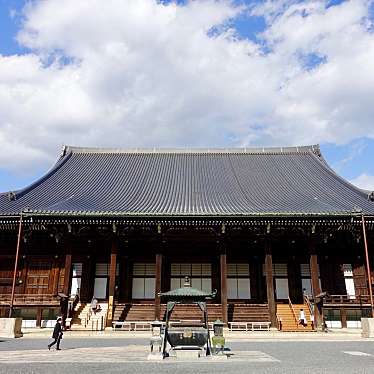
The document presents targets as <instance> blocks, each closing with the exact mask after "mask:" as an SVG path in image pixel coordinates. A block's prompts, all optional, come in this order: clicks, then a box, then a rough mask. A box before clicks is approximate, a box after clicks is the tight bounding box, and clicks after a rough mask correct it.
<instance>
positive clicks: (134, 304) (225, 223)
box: [0, 146, 374, 330]
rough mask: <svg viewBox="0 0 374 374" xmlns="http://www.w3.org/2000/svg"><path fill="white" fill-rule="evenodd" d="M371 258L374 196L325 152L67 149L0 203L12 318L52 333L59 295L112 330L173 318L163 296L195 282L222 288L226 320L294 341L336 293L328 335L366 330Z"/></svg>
mask: <svg viewBox="0 0 374 374" xmlns="http://www.w3.org/2000/svg"><path fill="white" fill-rule="evenodd" d="M373 253H374V194H373V193H372V192H370V191H364V190H360V189H358V188H356V187H355V186H353V185H352V184H350V183H349V182H347V181H346V180H344V179H343V178H341V177H340V176H339V175H337V174H336V173H335V172H334V171H333V170H332V169H331V168H330V167H329V165H328V164H327V163H326V161H325V160H324V158H323V156H322V155H321V152H320V149H319V146H303V147H287V148H242V149H189V150H183V149H135V150H121V149H101V148H79V147H69V146H66V147H64V148H63V151H62V153H61V156H60V157H59V159H58V160H57V162H56V164H55V165H54V166H53V167H52V169H51V170H50V171H49V172H47V173H46V174H45V175H44V176H42V177H41V178H40V179H39V180H37V181H36V182H35V183H33V184H31V185H30V186H28V187H26V188H24V189H21V190H18V191H11V192H6V193H1V194H0V315H1V316H8V314H9V311H11V314H12V315H15V316H22V317H23V319H24V325H25V326H48V325H49V323H50V321H52V320H53V319H54V318H55V317H56V315H58V314H59V313H60V312H61V310H60V304H61V295H66V296H68V297H70V298H71V299H73V297H74V296H75V295H78V296H77V297H76V298H75V300H76V301H78V300H79V305H78V306H77V305H73V308H72V310H71V311H69V314H70V316H72V318H73V323H76V324H79V323H82V321H80V319H79V318H78V314H79V313H82V311H83V310H85V308H86V307H87V305H89V304H90V303H91V300H92V299H93V297H95V298H96V299H97V300H98V302H99V304H100V305H101V307H102V310H103V312H105V313H103V318H104V320H105V321H104V324H105V325H107V326H111V325H112V322H113V321H127V320H138V321H142V320H144V321H150V320H153V319H155V318H158V319H163V317H164V314H165V305H164V303H163V300H162V298H161V299H160V297H159V293H160V292H167V291H169V290H171V289H175V288H179V287H182V286H183V282H184V279H185V276H189V278H190V280H191V285H192V287H194V288H197V289H201V290H203V291H207V292H212V291H213V290H217V294H216V298H215V299H214V300H211V301H210V302H209V304H208V311H209V315H210V318H217V317H219V318H221V319H222V320H223V321H224V322H225V323H230V322H238V323H239V322H246V321H247V322H261V321H262V322H266V321H268V322H270V324H271V326H273V327H277V328H283V329H285V330H286V329H290V330H292V329H293V328H297V327H296V324H297V319H298V318H297V316H298V311H299V309H300V308H301V307H303V306H304V308H305V310H308V308H309V313H307V314H308V316H309V317H310V315H311V314H312V313H313V314H315V313H316V312H315V310H314V309H312V306H313V305H312V304H313V300H316V296H317V295H320V294H321V293H322V292H326V293H327V294H326V296H325V297H324V317H325V320H326V324H327V325H328V326H330V327H359V323H360V321H359V320H360V318H361V316H365V315H370V314H371V310H372V301H371V297H370V296H372V295H370V291H371V288H372V287H371V286H372V284H371V283H372V281H373V279H374V273H371V274H370V270H369V271H368V269H370V268H371V269H373V267H374V261H373V260H374V255H373ZM59 294H60V295H59ZM308 300H309V301H310V304H309V301H308ZM187 307H188V306H186V307H185V308H187ZM179 313H180V315H181V316H182V317H183V313H184V314H185V315H187V317H188V313H189V311H188V308H187V309H185V310H180V311H179ZM289 315H291V319H292V318H293V319H294V321H293V322H294V323H295V326H294V327H293V326H292V322H290V321H288V319H289ZM192 317H193V316H192ZM309 317H308V318H309ZM88 318H89V316H88V315H86V316H85V319H86V320H85V324H86V325H87V319H88ZM282 324H283V327H282Z"/></svg>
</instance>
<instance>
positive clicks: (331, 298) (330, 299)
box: [324, 295, 370, 304]
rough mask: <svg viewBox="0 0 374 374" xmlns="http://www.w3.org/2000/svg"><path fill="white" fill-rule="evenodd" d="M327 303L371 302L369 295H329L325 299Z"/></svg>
mask: <svg viewBox="0 0 374 374" xmlns="http://www.w3.org/2000/svg"><path fill="white" fill-rule="evenodd" d="M324 303H325V304H370V296H369V295H357V296H355V297H354V298H353V297H352V296H351V295H328V296H326V298H325V300H324Z"/></svg>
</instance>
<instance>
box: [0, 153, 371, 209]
mask: <svg viewBox="0 0 374 374" xmlns="http://www.w3.org/2000/svg"><path fill="white" fill-rule="evenodd" d="M24 209H28V210H31V211H34V212H35V213H43V214H44V213H45V214H56V215H60V214H98V215H100V214H108V215H124V216H140V215H144V216H156V215H157V216H160V215H161V216H171V215H181V216H185V215H188V216H257V215H285V216H288V215H347V214H350V212H352V211H354V210H356V211H357V210H358V209H362V210H363V211H364V212H365V213H367V214H374V202H371V201H370V200H369V199H368V196H367V193H366V192H365V191H362V190H360V189H358V188H356V187H354V186H353V185H351V184H350V183H348V182H347V181H345V180H343V179H342V178H341V177H339V176H338V175H336V174H335V173H334V172H333V171H332V170H331V169H330V168H329V166H328V165H327V164H326V162H325V161H324V159H323V157H322V156H321V154H320V151H319V147H318V146H308V147H291V148H256V149H254V148H251V149H225V150H224V149H211V150H209V149H205V150H202V149H200V150H198V149H190V150H172V149H170V150H168V149H163V150H159V149H147V150H139V149H137V150H119V149H96V148H77V147H65V148H64V151H63V153H62V155H61V157H60V159H59V160H58V161H57V163H56V165H55V166H54V167H53V168H52V170H50V171H49V172H48V173H47V174H46V175H45V176H43V177H42V178H41V179H40V180H38V181H37V182H35V183H34V184H32V185H31V186H29V187H27V188H25V189H23V190H19V191H16V192H14V193H4V194H1V195H0V215H8V214H9V215H10V214H17V213H19V212H20V211H21V210H24Z"/></svg>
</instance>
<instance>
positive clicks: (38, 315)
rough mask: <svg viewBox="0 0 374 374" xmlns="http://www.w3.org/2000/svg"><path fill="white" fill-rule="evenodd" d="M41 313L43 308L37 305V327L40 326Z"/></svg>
mask: <svg viewBox="0 0 374 374" xmlns="http://www.w3.org/2000/svg"><path fill="white" fill-rule="evenodd" d="M42 313H43V308H42V307H38V308H37V309H36V327H39V328H41V327H42Z"/></svg>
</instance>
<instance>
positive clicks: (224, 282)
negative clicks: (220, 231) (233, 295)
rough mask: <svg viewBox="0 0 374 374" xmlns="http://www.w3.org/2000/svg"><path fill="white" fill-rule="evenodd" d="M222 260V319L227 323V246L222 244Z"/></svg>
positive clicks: (220, 258) (220, 256)
mask: <svg viewBox="0 0 374 374" xmlns="http://www.w3.org/2000/svg"><path fill="white" fill-rule="evenodd" d="M219 260H220V261H219V262H220V270H221V271H220V275H221V305H222V321H223V323H224V324H225V325H227V322H228V315H227V261H226V260H227V258H226V248H225V246H224V245H222V246H221V253H220V255H219Z"/></svg>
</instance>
